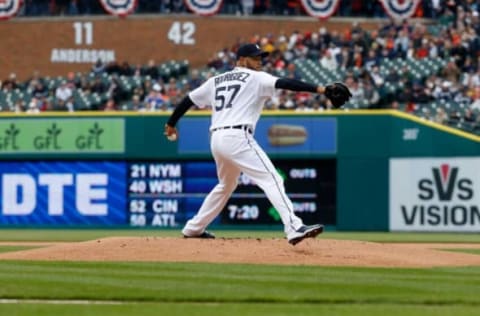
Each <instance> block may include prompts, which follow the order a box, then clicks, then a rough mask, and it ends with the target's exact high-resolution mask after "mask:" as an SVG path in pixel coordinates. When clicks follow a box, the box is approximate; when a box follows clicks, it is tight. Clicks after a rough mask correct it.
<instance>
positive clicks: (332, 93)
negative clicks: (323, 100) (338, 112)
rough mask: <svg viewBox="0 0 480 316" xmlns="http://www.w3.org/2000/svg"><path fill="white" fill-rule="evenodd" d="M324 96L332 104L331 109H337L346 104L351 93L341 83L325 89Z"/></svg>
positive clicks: (330, 85)
mask: <svg viewBox="0 0 480 316" xmlns="http://www.w3.org/2000/svg"><path fill="white" fill-rule="evenodd" d="M325 96H326V97H327V98H328V99H329V100H330V102H332V104H333V108H334V109H338V108H339V107H341V106H342V105H344V104H345V103H347V102H348V100H349V99H350V98H351V96H352V93H350V90H348V87H347V86H346V85H344V84H343V83H341V82H335V83H332V84H329V85H328V86H326V87H325Z"/></svg>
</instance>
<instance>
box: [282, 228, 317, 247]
mask: <svg viewBox="0 0 480 316" xmlns="http://www.w3.org/2000/svg"><path fill="white" fill-rule="evenodd" d="M322 232H323V225H321V224H315V225H308V226H307V225H303V226H302V227H300V228H299V229H297V230H296V231H294V232H293V233H290V234H288V236H287V239H288V243H289V244H291V245H293V246H295V245H296V244H298V243H299V242H301V241H302V240H304V239H305V238H315V237H317V236H318V235H320V234H321V233H322Z"/></svg>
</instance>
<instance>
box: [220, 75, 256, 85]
mask: <svg viewBox="0 0 480 316" xmlns="http://www.w3.org/2000/svg"><path fill="white" fill-rule="evenodd" d="M249 76H250V74H249V73H246V72H229V73H226V74H224V75H221V76H218V77H216V78H215V86H218V85H219V84H221V83H223V82H226V81H241V82H247V78H248V77H249Z"/></svg>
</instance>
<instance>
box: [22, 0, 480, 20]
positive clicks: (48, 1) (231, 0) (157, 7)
mask: <svg viewBox="0 0 480 316" xmlns="http://www.w3.org/2000/svg"><path fill="white" fill-rule="evenodd" d="M24 3H25V5H24V6H23V7H22V10H21V12H20V15H23V16H42V15H43V16H45V15H92V14H107V13H106V12H105V10H104V9H103V8H102V6H101V4H100V1H99V0H25V1H24ZM458 6H463V7H470V8H472V9H474V10H477V9H478V7H479V6H480V1H478V0H421V1H420V5H419V6H418V8H417V10H416V12H415V17H425V18H438V17H440V16H442V15H444V14H445V12H446V11H447V10H452V9H454V8H456V7H458ZM156 13H157V14H158V13H161V14H168V13H189V11H188V9H187V7H186V6H185V4H184V1H183V0H138V1H137V7H136V10H135V14H156ZM219 13H220V14H232V15H306V12H305V10H304V9H303V7H302V5H301V2H300V0H223V6H222V8H221V11H220V12H219ZM334 16H338V17H378V18H385V17H386V13H385V10H384V9H383V8H382V5H381V3H380V1H377V0H372V1H365V0H348V1H347V0H340V5H339V7H338V10H337V11H336V12H335V14H334Z"/></svg>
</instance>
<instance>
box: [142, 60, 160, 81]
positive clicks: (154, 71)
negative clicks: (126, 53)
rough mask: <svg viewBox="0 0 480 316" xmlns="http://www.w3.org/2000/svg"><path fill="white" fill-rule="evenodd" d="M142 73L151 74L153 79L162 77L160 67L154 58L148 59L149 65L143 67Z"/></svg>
mask: <svg viewBox="0 0 480 316" xmlns="http://www.w3.org/2000/svg"><path fill="white" fill-rule="evenodd" d="M142 75H144V76H149V77H150V78H152V79H153V80H158V78H159V77H160V74H159V71H158V67H157V65H155V61H154V60H153V59H150V60H149V61H148V64H147V66H146V67H145V69H143V73H142Z"/></svg>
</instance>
